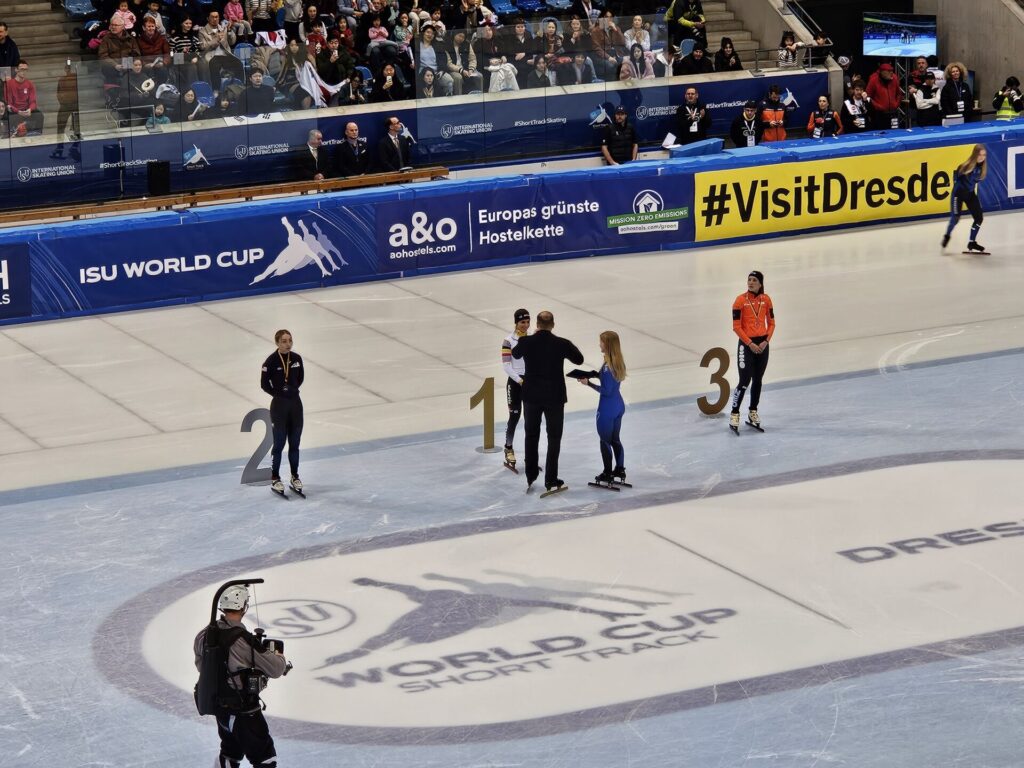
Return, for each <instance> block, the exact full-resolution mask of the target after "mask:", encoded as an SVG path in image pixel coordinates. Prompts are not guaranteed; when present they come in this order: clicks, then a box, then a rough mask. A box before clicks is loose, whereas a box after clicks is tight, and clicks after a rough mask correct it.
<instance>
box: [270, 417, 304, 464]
mask: <svg viewBox="0 0 1024 768" xmlns="http://www.w3.org/2000/svg"><path fill="white" fill-rule="evenodd" d="M270 423H271V424H272V425H273V427H274V447H273V448H271V449H270V474H271V476H272V477H274V478H278V477H280V476H281V454H282V452H283V451H284V443H285V441H286V440H287V441H288V465H289V467H290V468H291V471H292V477H298V476H299V441H300V440H301V439H302V401H301V400H300V399H299V398H297V397H295V398H287V397H275V398H274V399H273V400H271V401H270Z"/></svg>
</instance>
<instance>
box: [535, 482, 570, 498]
mask: <svg viewBox="0 0 1024 768" xmlns="http://www.w3.org/2000/svg"><path fill="white" fill-rule="evenodd" d="M568 490H569V486H568V485H563V486H560V487H558V488H552V489H551V490H550V491H544V493H542V494H541V495H540V497H541V498H542V499H546V498H547V497H548V496H554V495H555V494H556V493H565V492H566V491H568Z"/></svg>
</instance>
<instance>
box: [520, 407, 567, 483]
mask: <svg viewBox="0 0 1024 768" xmlns="http://www.w3.org/2000/svg"><path fill="white" fill-rule="evenodd" d="M523 409H524V410H525V411H526V413H525V414H524V415H525V421H526V482H528V483H532V482H533V481H534V480H536V479H537V475H538V474H540V470H539V469H538V467H539V461H538V453H539V446H540V420H541V418H543V419H544V426H545V428H546V431H547V437H548V456H547V460H546V461H545V463H544V485H546V486H547V485H554V483H555V480H557V479H558V454H559V452H560V451H561V450H562V426H563V424H564V423H565V403H553V404H544V403H531V402H524V403H523Z"/></svg>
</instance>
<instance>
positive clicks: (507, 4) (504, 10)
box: [491, 0, 516, 16]
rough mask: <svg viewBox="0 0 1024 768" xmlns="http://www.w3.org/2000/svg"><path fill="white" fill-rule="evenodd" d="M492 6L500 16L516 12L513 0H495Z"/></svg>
mask: <svg viewBox="0 0 1024 768" xmlns="http://www.w3.org/2000/svg"><path fill="white" fill-rule="evenodd" d="M491 7H492V8H493V9H494V12H495V13H496V14H498V16H511V15H512V14H513V13H515V12H516V7H515V5H513V4H512V0H494V2H492V3H491Z"/></svg>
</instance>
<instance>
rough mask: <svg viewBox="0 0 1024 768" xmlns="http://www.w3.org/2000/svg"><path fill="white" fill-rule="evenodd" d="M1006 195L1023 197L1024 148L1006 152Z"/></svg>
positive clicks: (1010, 149) (1013, 148) (1012, 148)
mask: <svg viewBox="0 0 1024 768" xmlns="http://www.w3.org/2000/svg"><path fill="white" fill-rule="evenodd" d="M1006 194H1007V196H1009V197H1024V147H1010V148H1009V149H1007V150H1006Z"/></svg>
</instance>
